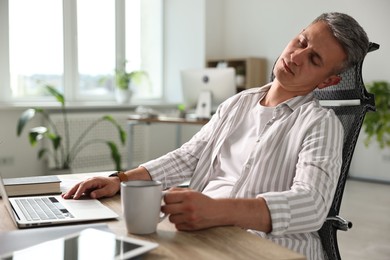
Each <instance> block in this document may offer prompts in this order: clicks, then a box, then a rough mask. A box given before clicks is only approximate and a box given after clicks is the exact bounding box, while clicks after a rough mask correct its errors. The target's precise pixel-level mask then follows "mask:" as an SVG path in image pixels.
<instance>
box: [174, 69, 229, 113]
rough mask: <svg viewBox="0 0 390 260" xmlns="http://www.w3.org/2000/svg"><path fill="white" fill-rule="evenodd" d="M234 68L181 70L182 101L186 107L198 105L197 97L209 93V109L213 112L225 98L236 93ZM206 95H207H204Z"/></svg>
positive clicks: (191, 107)
mask: <svg viewBox="0 0 390 260" xmlns="http://www.w3.org/2000/svg"><path fill="white" fill-rule="evenodd" d="M235 74H236V73H235V69H234V68H202V69H188V70H182V71H181V84H182V91H183V103H184V105H185V106H186V108H187V109H193V108H195V107H196V106H197V105H198V106H199V102H198V101H200V100H199V98H204V94H205V92H206V93H207V92H208V93H211V110H212V111H213V112H215V110H216V108H217V107H218V105H220V104H221V103H222V102H223V101H225V100H226V99H227V98H229V97H231V96H233V95H234V94H236V93H237V90H236V84H235ZM206 96H207V95H206Z"/></svg>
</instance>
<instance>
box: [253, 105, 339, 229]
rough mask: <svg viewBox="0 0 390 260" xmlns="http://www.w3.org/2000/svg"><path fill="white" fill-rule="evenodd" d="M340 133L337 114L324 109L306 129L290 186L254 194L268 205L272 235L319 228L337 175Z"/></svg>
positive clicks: (331, 195)
mask: <svg viewBox="0 0 390 260" xmlns="http://www.w3.org/2000/svg"><path fill="white" fill-rule="evenodd" d="M329 113H330V114H329ZM343 135H344V131H343V127H342V125H341V123H340V121H339V120H338V118H337V116H336V115H334V113H333V111H332V112H328V115H327V116H326V117H324V118H323V119H322V120H321V121H320V122H319V123H318V124H315V125H314V126H313V127H311V128H309V129H308V131H307V134H306V137H305V139H304V141H303V144H302V148H301V151H300V153H299V159H298V163H297V165H296V175H295V177H294V181H293V185H292V187H291V189H290V190H288V191H283V192H267V193H263V194H261V195H258V197H259V196H261V197H263V198H264V199H265V200H266V203H267V205H268V208H269V211H270V214H271V220H272V232H271V234H272V235H276V236H279V235H284V234H292V233H305V232H313V231H317V230H319V229H320V228H321V226H322V224H323V223H324V221H325V218H326V216H327V213H328V211H329V208H330V206H331V204H332V200H333V196H334V192H335V188H336V186H337V182H338V178H339V175H340V169H341V164H342V148H343Z"/></svg>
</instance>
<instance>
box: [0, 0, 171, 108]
mask: <svg viewBox="0 0 390 260" xmlns="http://www.w3.org/2000/svg"><path fill="white" fill-rule="evenodd" d="M125 1H126V0H115V12H116V15H115V26H116V28H115V48H116V50H115V63H116V66H117V68H120V67H121V66H123V64H124V62H125V60H126V58H125V57H126V43H125V42H126V28H125V22H126V14H125V12H126V10H125ZM8 2H9V0H0V37H2V39H4V40H3V41H2V43H0V79H1V81H0V102H1V103H7V104H28V103H36V102H50V101H53V99H52V98H51V97H44V96H36V97H31V96H30V97H12V94H11V88H10V67H9V64H10V57H9V13H8V10H9V5H8ZM145 2H146V3H143V0H141V3H142V5H144V7H145V6H146V7H147V5H148V4H149V5H150V4H152V2H155V1H154V0H149V1H145ZM159 4H160V7H161V8H160V10H159V11H160V17H158V19H159V22H158V23H159V25H160V28H159V30H160V32H161V34H160V35H159V37H160V39H159V40H160V43H161V46H160V47H159V48H160V54H159V55H160V57H159V58H160V60H159V61H158V63H159V72H158V73H157V74H159V75H157V78H158V82H157V83H155V84H157V86H156V88H158V90H157V93H158V95H157V96H154V97H148V98H137V97H135V98H134V97H133V99H132V101H131V103H133V104H137V103H141V102H142V103H145V104H161V103H164V86H163V82H164V80H163V67H162V66H163V47H162V44H163V21H164V19H163V1H161V0H160V1H159ZM62 5H63V35H64V44H63V48H64V49H63V55H64V64H63V67H64V71H63V86H64V93H63V94H64V96H65V98H66V100H67V103H68V104H69V105H72V104H74V105H79V104H84V105H85V104H93V105H94V106H96V105H98V104H99V103H101V104H102V105H109V104H112V105H114V104H115V105H117V103H116V102H115V98H114V93H113V92H112V93H110V95H102V96H89V97H88V96H81V97H80V95H79V94H78V90H77V88H78V87H79V72H78V50H77V48H78V42H77V38H76V37H73V36H72V35H74V34H75V33H77V0H62ZM141 12H143V10H142V11H141ZM142 40H144V39H142ZM142 40H141V45H142ZM142 53H145V51H142Z"/></svg>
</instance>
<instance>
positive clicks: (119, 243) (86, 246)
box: [0, 228, 158, 260]
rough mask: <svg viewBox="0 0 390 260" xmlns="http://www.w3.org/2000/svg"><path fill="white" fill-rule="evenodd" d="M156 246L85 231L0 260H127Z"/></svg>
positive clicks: (89, 229)
mask: <svg viewBox="0 0 390 260" xmlns="http://www.w3.org/2000/svg"><path fill="white" fill-rule="evenodd" d="M157 246H158V244H157V243H153V242H149V241H144V240H140V239H136V238H130V237H118V236H116V235H115V234H113V233H110V232H106V231H102V230H98V229H94V228H88V229H84V230H82V231H81V232H78V233H75V234H72V235H69V236H65V237H62V238H59V239H54V240H50V241H47V242H44V243H40V244H37V245H34V246H31V247H28V248H25V249H22V250H17V251H14V252H12V253H9V254H6V255H2V256H0V259H14V260H17V259H39V260H45V259H48V260H49V259H50V260H65V259H78V260H90V259H94V260H96V259H104V260H107V259H129V258H132V257H136V256H139V255H142V254H145V253H146V252H148V251H150V250H152V249H154V248H156V247H157Z"/></svg>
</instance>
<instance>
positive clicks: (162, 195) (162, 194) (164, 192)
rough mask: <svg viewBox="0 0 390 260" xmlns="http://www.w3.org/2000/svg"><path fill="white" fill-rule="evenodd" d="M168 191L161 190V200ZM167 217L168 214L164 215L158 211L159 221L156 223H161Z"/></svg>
mask: <svg viewBox="0 0 390 260" xmlns="http://www.w3.org/2000/svg"><path fill="white" fill-rule="evenodd" d="M167 192H168V191H167V190H163V191H162V192H161V200H162V199H163V198H164V196H165V194H166V193H167ZM167 216H168V214H165V213H163V212H161V211H160V218H159V221H158V222H161V221H163V220H164V219H165V218H166V217H167Z"/></svg>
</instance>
